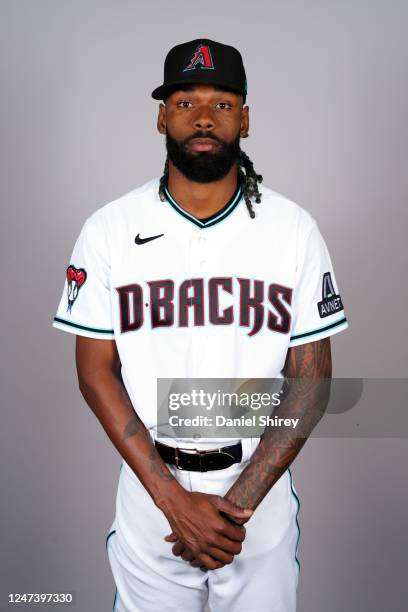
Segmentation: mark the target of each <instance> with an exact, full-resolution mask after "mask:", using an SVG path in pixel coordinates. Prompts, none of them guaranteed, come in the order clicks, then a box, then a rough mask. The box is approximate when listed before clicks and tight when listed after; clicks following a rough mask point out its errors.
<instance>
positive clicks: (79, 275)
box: [67, 265, 87, 312]
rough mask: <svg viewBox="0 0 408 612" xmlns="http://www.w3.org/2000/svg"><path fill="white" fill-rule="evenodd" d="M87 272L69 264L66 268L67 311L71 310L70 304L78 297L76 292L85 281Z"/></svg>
mask: <svg viewBox="0 0 408 612" xmlns="http://www.w3.org/2000/svg"><path fill="white" fill-rule="evenodd" d="M86 277H87V273H86V271H85V270H84V269H83V268H75V267H74V266H72V265H70V266H68V268H67V282H68V308H67V311H68V312H71V310H72V306H73V305H74V302H75V300H76V299H77V297H78V292H79V290H80V288H81V287H82V285H83V284H84V282H85V281H86Z"/></svg>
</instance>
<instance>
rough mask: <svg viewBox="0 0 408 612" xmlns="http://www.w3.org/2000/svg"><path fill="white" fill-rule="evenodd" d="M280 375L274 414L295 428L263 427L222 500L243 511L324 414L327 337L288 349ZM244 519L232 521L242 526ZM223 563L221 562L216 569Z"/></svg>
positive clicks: (178, 551)
mask: <svg viewBox="0 0 408 612" xmlns="http://www.w3.org/2000/svg"><path fill="white" fill-rule="evenodd" d="M282 373H283V374H284V376H285V378H286V379H287V380H288V390H287V392H286V394H285V396H284V399H283V400H282V402H281V403H280V405H279V407H278V408H277V410H275V412H274V416H277V417H281V418H287V419H294V418H296V419H299V424H298V426H297V427H296V428H295V429H293V428H292V427H290V428H284V427H274V426H268V427H266V429H265V431H264V434H263V437H262V439H261V441H260V443H259V445H258V448H257V449H256V451H255V452H254V454H253V455H252V457H251V460H250V462H249V463H248V465H247V467H246V468H245V469H244V470H243V471H242V472H241V474H240V476H239V478H238V479H237V480H236V482H235V483H234V484H233V486H232V487H231V488H230V490H229V491H228V493H227V494H226V496H225V497H226V499H228V500H230V501H232V502H233V503H234V504H235V505H236V506H238V507H241V508H249V509H251V510H255V509H256V508H257V506H258V505H259V504H260V503H261V501H262V500H263V498H264V497H265V495H266V494H267V493H268V491H269V490H270V489H271V488H272V487H273V485H274V484H275V483H276V482H277V481H278V480H279V478H280V477H281V476H282V474H283V473H284V472H285V471H286V469H287V468H288V467H289V466H290V464H291V463H292V462H293V460H294V459H295V458H296V456H297V455H298V453H299V451H300V450H301V448H302V447H303V445H304V444H305V442H306V440H307V438H308V436H309V435H310V433H311V432H312V430H313V428H314V427H315V426H316V425H317V423H318V422H319V420H320V419H321V417H322V416H323V414H324V411H325V409H326V406H327V403H328V400H329V396H330V380H331V375H332V368H331V349H330V338H325V339H323V340H319V341H317V342H310V343H308V344H302V345H300V346H296V347H293V348H290V349H289V351H288V354H287V358H286V362H285V366H284V368H283V371H282ZM255 385H256V380H255ZM255 390H256V389H254V391H255ZM235 520H236V519H235ZM247 520H248V519H244V520H236V522H238V523H240V524H243V523H244V522H246V521H247ZM166 539H167V540H168V541H169V542H173V543H174V546H173V553H174V554H175V555H176V556H181V557H182V559H184V560H185V561H189V562H190V564H191V565H193V566H194V567H200V566H201V564H200V561H199V559H197V558H196V557H195V555H194V554H193V553H192V551H191V550H188V548H186V547H185V545H184V544H183V543H182V542H180V541H178V540H177V538H176V536H175V534H174V533H173V534H170V535H169V536H167V538H166ZM222 565H223V564H222V563H221V562H219V563H218V564H217V568H220V567H222ZM202 569H204V568H202Z"/></svg>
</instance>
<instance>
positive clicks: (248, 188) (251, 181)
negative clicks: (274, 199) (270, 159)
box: [159, 149, 263, 219]
mask: <svg viewBox="0 0 408 612" xmlns="http://www.w3.org/2000/svg"><path fill="white" fill-rule="evenodd" d="M168 177H169V158H168V157H166V162H165V164H164V170H163V175H162V176H161V178H160V183H159V197H160V200H161V201H162V202H165V200H166V197H165V195H164V188H165V187H166V185H167V180H168ZM238 179H239V181H240V183H241V185H242V190H243V195H244V199H245V204H246V207H247V209H248V213H249V216H250V217H251V219H254V217H255V211H254V209H253V206H252V202H251V198H255V202H256V203H257V204H260V202H261V198H262V193H260V191H259V189H258V183H262V181H263V177H262V175H261V174H257V173H256V172H255V170H254V164H253V163H252V161H251V160H250V159H249V157H248V155H247V154H246V153H245V152H244V151H242V149H240V153H239V160H238Z"/></svg>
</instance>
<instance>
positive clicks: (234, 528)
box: [219, 519, 246, 542]
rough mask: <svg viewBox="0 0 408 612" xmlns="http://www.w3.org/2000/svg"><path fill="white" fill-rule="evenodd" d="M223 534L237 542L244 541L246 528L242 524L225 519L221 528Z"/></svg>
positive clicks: (220, 531)
mask: <svg viewBox="0 0 408 612" xmlns="http://www.w3.org/2000/svg"><path fill="white" fill-rule="evenodd" d="M219 533H222V535H223V536H225V537H227V538H229V539H230V540H235V542H243V541H244V540H245V534H246V529H245V527H242V526H240V525H233V524H232V523H230V522H229V521H228V520H227V519H224V524H223V526H222V529H220V530H219Z"/></svg>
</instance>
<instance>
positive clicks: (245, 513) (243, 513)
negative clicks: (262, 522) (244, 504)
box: [216, 496, 254, 518]
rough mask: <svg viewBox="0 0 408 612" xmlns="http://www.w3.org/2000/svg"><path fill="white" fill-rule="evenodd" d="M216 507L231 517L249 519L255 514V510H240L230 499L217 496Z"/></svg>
mask: <svg viewBox="0 0 408 612" xmlns="http://www.w3.org/2000/svg"><path fill="white" fill-rule="evenodd" d="M216 506H217V508H218V510H221V512H225V514H229V516H233V517H235V518H249V517H250V516H252V515H253V513H254V512H253V510H247V509H245V508H239V507H238V506H236V505H235V504H233V503H232V502H231V501H230V500H229V499H225V497H219V496H216Z"/></svg>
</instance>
